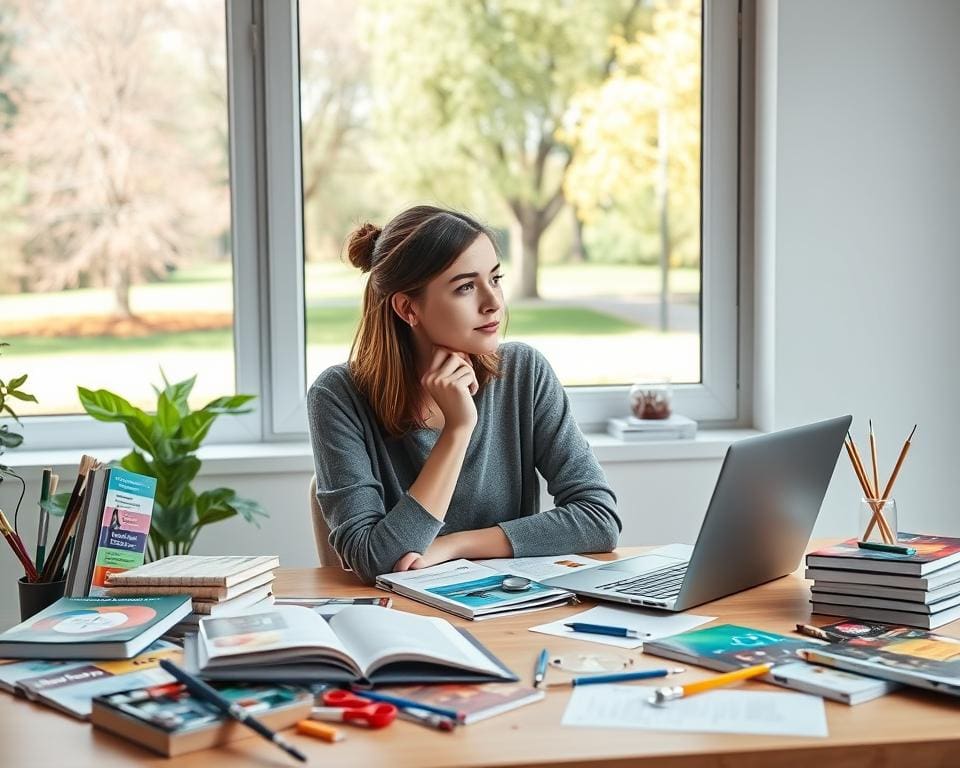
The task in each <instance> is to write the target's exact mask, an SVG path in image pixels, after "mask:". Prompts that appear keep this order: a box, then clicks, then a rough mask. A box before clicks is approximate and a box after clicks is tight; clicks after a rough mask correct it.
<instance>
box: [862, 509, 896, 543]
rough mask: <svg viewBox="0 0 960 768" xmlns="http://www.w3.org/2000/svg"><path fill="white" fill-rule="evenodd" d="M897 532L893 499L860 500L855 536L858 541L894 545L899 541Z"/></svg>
mask: <svg viewBox="0 0 960 768" xmlns="http://www.w3.org/2000/svg"><path fill="white" fill-rule="evenodd" d="M898 530H899V529H898V528H897V502H896V500H895V499H887V500H886V501H882V500H880V499H867V498H863V499H860V512H859V515H858V516H857V536H858V537H859V539H860V541H872V542H876V543H878V544H896V542H897V540H898V539H899V534H898V532H897V531H898Z"/></svg>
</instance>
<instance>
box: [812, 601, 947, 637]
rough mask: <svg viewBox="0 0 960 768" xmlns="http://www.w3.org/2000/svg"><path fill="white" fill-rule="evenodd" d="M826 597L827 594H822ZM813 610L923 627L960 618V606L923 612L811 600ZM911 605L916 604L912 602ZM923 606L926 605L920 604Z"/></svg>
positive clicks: (937, 625) (834, 614) (933, 626)
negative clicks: (934, 611)
mask: <svg viewBox="0 0 960 768" xmlns="http://www.w3.org/2000/svg"><path fill="white" fill-rule="evenodd" d="M821 597H825V596H821ZM811 602H812V605H811V611H812V612H813V613H821V614H824V615H827V616H849V617H850V618H854V619H864V620H866V621H877V622H883V623H886V624H906V625H907V626H910V627H920V628H921V629H936V628H937V627H942V626H943V625H944V624H949V623H950V622H951V621H956V620H957V619H960V606H954V607H953V608H947V609H945V610H942V611H938V612H937V613H921V612H919V611H912V610H910V611H905V610H890V609H886V608H869V607H866V606H863V605H839V604H836V603H832V602H831V603H826V602H821V601H820V600H814V601H811ZM910 605H911V606H913V605H916V604H915V603H911V604H910ZM919 607H920V608H923V607H924V606H919Z"/></svg>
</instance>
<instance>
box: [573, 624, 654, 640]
mask: <svg viewBox="0 0 960 768" xmlns="http://www.w3.org/2000/svg"><path fill="white" fill-rule="evenodd" d="M563 626H565V627H569V628H570V629H572V630H573V631H574V632H588V633H590V634H592V635H613V636H615V637H636V638H640V637H650V633H649V632H641V631H640V630H639V629H627V628H626V627H609V626H607V625H606V624H585V623H583V622H579V621H574V622H572V623H570V624H564V625H563Z"/></svg>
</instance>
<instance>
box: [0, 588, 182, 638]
mask: <svg viewBox="0 0 960 768" xmlns="http://www.w3.org/2000/svg"><path fill="white" fill-rule="evenodd" d="M184 603H187V604H189V603H190V596H189V595H162V596H157V597H128V598H116V597H115V598H109V597H62V598H60V599H59V600H57V602H55V603H54V604H53V605H51V606H50V607H49V608H46V609H44V610H43V611H41V612H40V613H38V614H37V615H36V616H33V617H31V618H30V619H27V620H26V621H24V622H23V623H21V624H18V625H17V626H15V627H13V628H12V629H8V630H7V631H6V632H4V633H3V634H0V642H16V643H54V644H58V645H59V644H64V645H73V644H80V643H101V642H126V641H128V640H133V639H134V638H137V637H139V636H140V635H142V634H143V633H144V632H145V631H147V630H149V629H150V628H151V627H152V626H154V625H155V624H158V623H159V622H161V621H163V620H164V619H165V618H167V617H168V616H170V615H171V614H172V613H174V612H177V611H179V610H180V609H181V608H182V606H183V605H184Z"/></svg>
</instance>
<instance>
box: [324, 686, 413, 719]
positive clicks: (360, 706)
mask: <svg viewBox="0 0 960 768" xmlns="http://www.w3.org/2000/svg"><path fill="white" fill-rule="evenodd" d="M323 704H324V706H322V707H314V708H313V711H312V712H311V713H310V719H311V720H325V721H327V722H334V723H360V724H363V725H366V726H367V727H369V728H383V727H384V726H387V725H390V723H392V722H393V721H394V720H395V719H396V717H397V708H396V706H395V705H393V704H386V703H384V702H379V701H371V700H370V699H364V698H362V697H360V696H357V695H356V694H354V693H351V692H350V691H340V690H335V691H327V692H326V693H324V694H323Z"/></svg>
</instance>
